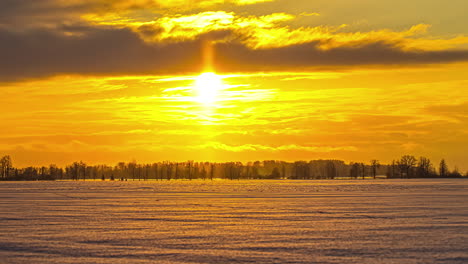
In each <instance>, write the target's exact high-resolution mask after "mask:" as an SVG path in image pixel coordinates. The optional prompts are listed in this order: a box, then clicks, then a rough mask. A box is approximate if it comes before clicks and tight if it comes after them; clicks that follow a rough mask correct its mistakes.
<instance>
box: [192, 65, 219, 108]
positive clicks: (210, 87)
mask: <svg viewBox="0 0 468 264" xmlns="http://www.w3.org/2000/svg"><path fill="white" fill-rule="evenodd" d="M223 86H224V84H223V78H222V77H221V76H219V75H217V74H216V73H214V72H205V73H202V74H200V75H199V76H198V77H196V79H195V89H196V92H197V101H198V102H200V103H204V104H212V103H214V102H216V101H217V100H218V96H219V92H220V91H221V90H222V89H223Z"/></svg>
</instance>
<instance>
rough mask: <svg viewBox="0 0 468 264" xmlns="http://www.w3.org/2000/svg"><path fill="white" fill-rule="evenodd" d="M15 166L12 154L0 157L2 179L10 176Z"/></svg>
mask: <svg viewBox="0 0 468 264" xmlns="http://www.w3.org/2000/svg"><path fill="white" fill-rule="evenodd" d="M12 167H13V163H12V162H11V157H10V156H8V155H7V156H4V157H2V158H1V159H0V176H1V177H2V179H5V178H8V176H9V173H10V169H11V168H12Z"/></svg>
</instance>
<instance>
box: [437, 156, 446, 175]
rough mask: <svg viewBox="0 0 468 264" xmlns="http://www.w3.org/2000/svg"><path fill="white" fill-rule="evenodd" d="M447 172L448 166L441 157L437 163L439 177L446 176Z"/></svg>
mask: <svg viewBox="0 0 468 264" xmlns="http://www.w3.org/2000/svg"><path fill="white" fill-rule="evenodd" d="M447 174H448V167H447V163H445V160H444V159H442V160H441V161H440V164H439V176H440V177H447Z"/></svg>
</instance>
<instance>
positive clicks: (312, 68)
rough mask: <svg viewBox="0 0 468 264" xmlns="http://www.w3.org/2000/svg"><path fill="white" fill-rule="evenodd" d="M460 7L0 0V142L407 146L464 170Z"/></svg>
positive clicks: (198, 156)
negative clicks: (443, 159) (445, 160)
mask: <svg viewBox="0 0 468 264" xmlns="http://www.w3.org/2000/svg"><path fill="white" fill-rule="evenodd" d="M467 9H468V2H467V1H464V0H452V1H449V3H448V2H447V1H439V0H426V1H422V0H413V1H401V0H393V1H387V0H385V1H374V0H346V1H344V0H327V1H325V0H314V1H310V0H307V1H306V0H289V1H286V0H231V1H228V0H226V1H222V0H206V1H203V0H202V1H190V0H169V1H167V0H164V1H162V0H134V1H124V0H114V1H110V0H87V1H84V0H42V1H36V0H23V1H17V0H6V1H1V2H0V89H1V96H0V111H1V113H2V115H1V118H0V121H1V124H2V125H1V127H2V129H0V154H2V155H3V154H10V155H12V158H13V161H14V162H15V165H19V166H26V165H48V164H51V163H55V164H58V165H64V164H66V163H70V162H72V161H75V160H83V161H85V162H88V163H91V164H97V163H109V164H114V163H116V162H118V161H129V160H132V159H136V160H137V161H139V162H153V161H160V160H180V161H183V160H188V159H194V160H212V161H230V160H239V161H249V160H269V159H281V160H288V161H293V160H311V159H319V158H324V159H325V158H327V159H328V158H335V159H342V160H345V161H369V160H370V159H374V158H376V159H379V160H381V162H391V160H392V159H396V158H398V157H399V156H401V155H404V154H411V155H415V156H421V155H423V156H427V157H429V158H431V159H432V160H433V162H434V163H438V161H439V160H440V159H441V158H446V159H447V161H448V163H449V165H450V166H451V168H453V167H454V166H455V165H458V167H459V168H460V169H461V170H468V158H467V155H466V151H467V146H468V125H467V121H468V88H467V87H468V77H467V76H468V75H467V72H468V32H466V25H468V17H467V16H466V14H465V11H466V10H467ZM203 72H216V74H210V73H208V74H206V73H205V74H202V73H203Z"/></svg>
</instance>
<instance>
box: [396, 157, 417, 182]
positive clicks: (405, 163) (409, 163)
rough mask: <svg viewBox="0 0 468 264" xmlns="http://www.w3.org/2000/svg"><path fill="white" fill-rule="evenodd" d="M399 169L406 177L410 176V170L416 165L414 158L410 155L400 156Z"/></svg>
mask: <svg viewBox="0 0 468 264" xmlns="http://www.w3.org/2000/svg"><path fill="white" fill-rule="evenodd" d="M398 165H399V167H400V171H401V174H402V175H406V178H411V176H412V171H413V168H414V166H415V165H416V158H415V157H414V156H410V155H404V156H403V157H401V159H400V161H399V163H398Z"/></svg>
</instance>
